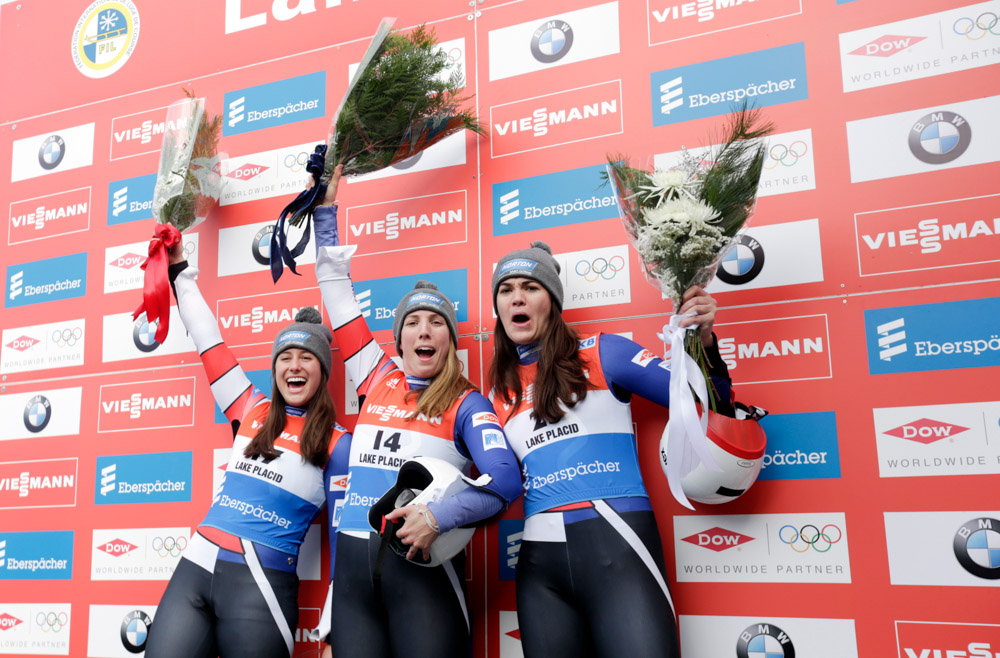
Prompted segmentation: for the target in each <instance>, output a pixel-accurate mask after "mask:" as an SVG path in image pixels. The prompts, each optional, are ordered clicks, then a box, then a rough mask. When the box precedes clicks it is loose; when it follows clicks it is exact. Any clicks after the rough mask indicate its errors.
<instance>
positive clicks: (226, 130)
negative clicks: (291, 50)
mask: <svg viewBox="0 0 1000 658" xmlns="http://www.w3.org/2000/svg"><path fill="white" fill-rule="evenodd" d="M223 103H224V104H225V106H226V109H225V117H224V118H223V126H222V134H223V135H224V136H225V135H239V134H242V133H247V132H251V131H253V130H261V129H263V128H272V127H274V126H281V125H284V124H287V123H294V122H296V121H305V120H306V119H315V118H318V117H322V116H324V115H325V114H326V71H318V72H316V73H309V74H307V75H300V76H297V77H294V78H286V79H285V80H278V81H276V82H269V83H267V84H262V85H257V86H254V87H247V88H246V89H238V90H236V91H231V92H228V93H227V94H226V95H225V96H224V98H223Z"/></svg>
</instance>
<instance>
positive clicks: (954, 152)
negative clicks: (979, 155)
mask: <svg viewBox="0 0 1000 658" xmlns="http://www.w3.org/2000/svg"><path fill="white" fill-rule="evenodd" d="M971 142H972V127H971V126H969V123H968V122H967V121H966V120H965V119H964V118H963V117H962V116H961V115H960V114H955V113H954V112H945V111H942V112H931V113H930V114H927V115H925V116H922V117H920V119H919V120H918V121H917V122H916V123H915V124H913V127H912V128H910V138H909V144H910V152H911V153H913V155H914V156H915V157H916V158H917V159H918V160H920V161H921V162H926V163H927V164H933V165H939V164H945V163H946V162H951V161H952V160H956V159H957V158H958V156H960V155H962V154H963V153H965V149H967V148H969V144H970V143H971Z"/></svg>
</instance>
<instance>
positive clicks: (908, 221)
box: [854, 194, 1000, 276]
mask: <svg viewBox="0 0 1000 658" xmlns="http://www.w3.org/2000/svg"><path fill="white" fill-rule="evenodd" d="M998 199H1000V195H997V194H988V195H984V196H979V197H972V198H966V199H955V200H950V201H941V202H938V203H928V204H921V205H916V206H903V207H900V208H887V209H884V210H872V211H868V212H859V213H856V214H855V215H854V225H855V231H856V233H857V238H858V256H859V259H858V260H859V268H860V272H861V276H871V275H876V274H889V273H900V272H910V271H914V270H925V269H937V268H942V269H943V268H953V267H955V266H961V265H980V264H985V263H992V262H997V261H998V260H1000V216H997V214H996V212H995V210H996V204H997V200H998ZM951 271H952V270H949V271H948V272H942V275H943V276H947V275H948V274H949V273H950V272H951Z"/></svg>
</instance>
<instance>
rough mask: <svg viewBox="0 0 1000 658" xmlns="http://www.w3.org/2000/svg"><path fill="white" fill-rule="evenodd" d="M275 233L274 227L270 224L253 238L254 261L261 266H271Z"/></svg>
mask: <svg viewBox="0 0 1000 658" xmlns="http://www.w3.org/2000/svg"><path fill="white" fill-rule="evenodd" d="M272 233H274V225H273V224H268V225H267V226H265V227H264V228H262V229H261V230H259V231H257V233H256V234H255V235H254V236H253V245H252V246H251V250H252V251H253V259H254V260H255V261H257V262H258V263H260V264H261V265H270V264H271V234H272Z"/></svg>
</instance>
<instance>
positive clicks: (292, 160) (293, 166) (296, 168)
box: [284, 151, 309, 174]
mask: <svg viewBox="0 0 1000 658" xmlns="http://www.w3.org/2000/svg"><path fill="white" fill-rule="evenodd" d="M308 163H309V154H308V153H306V152H305V151H302V152H301V153H299V154H298V155H294V154H292V153H289V154H288V155H286V156H285V161H284V165H285V168H286V169H288V170H289V171H290V172H292V173H293V174H297V173H299V172H300V171H302V170H303V169H305V168H306V165H307V164H308Z"/></svg>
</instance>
